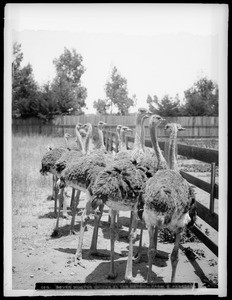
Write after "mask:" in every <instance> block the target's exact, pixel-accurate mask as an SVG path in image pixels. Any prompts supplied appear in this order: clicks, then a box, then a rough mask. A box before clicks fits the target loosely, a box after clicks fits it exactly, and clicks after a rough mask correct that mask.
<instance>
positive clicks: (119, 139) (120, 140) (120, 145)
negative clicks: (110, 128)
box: [116, 131, 122, 151]
mask: <svg viewBox="0 0 232 300" xmlns="http://www.w3.org/2000/svg"><path fill="white" fill-rule="evenodd" d="M116 132H117V137H118V151H121V149H122V139H121V136H120V133H119V132H118V131H116Z"/></svg>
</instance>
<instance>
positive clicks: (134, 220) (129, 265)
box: [125, 212, 138, 282]
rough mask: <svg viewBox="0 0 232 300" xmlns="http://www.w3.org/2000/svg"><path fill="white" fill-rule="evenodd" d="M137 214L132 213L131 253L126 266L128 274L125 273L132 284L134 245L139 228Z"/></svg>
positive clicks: (126, 278)
mask: <svg viewBox="0 0 232 300" xmlns="http://www.w3.org/2000/svg"><path fill="white" fill-rule="evenodd" d="M137 222H138V221H137V214H136V213H135V212H133V213H132V220H131V231H130V235H129V253H128V259H127V265H126V273H125V280H126V281H128V282H130V281H132V279H133V275H132V259H133V243H134V240H135V235H136V228H137Z"/></svg>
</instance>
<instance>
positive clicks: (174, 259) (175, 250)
mask: <svg viewBox="0 0 232 300" xmlns="http://www.w3.org/2000/svg"><path fill="white" fill-rule="evenodd" d="M180 238H181V235H180V233H177V234H176V239H175V245H174V248H173V250H172V254H171V264H172V277H171V282H175V276H176V267H177V264H178V261H179V258H178V254H179V253H178V252H179V243H180Z"/></svg>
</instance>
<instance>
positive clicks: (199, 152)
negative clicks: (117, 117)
mask: <svg viewBox="0 0 232 300" xmlns="http://www.w3.org/2000/svg"><path fill="white" fill-rule="evenodd" d="M103 133H104V141H105V145H106V149H107V150H108V151H115V152H117V151H118V139H117V135H116V133H115V132H114V131H109V130H104V131H103ZM133 142H134V137H131V136H128V137H127V139H126V144H127V148H128V149H130V148H131V143H133ZM159 145H160V148H161V149H162V150H163V151H165V148H166V147H165V142H164V141H160V142H159ZM145 146H147V147H152V144H151V141H150V139H146V140H145ZM177 149H178V154H179V155H182V156H187V157H190V158H193V159H197V160H199V161H202V162H205V163H209V164H211V183H208V182H206V181H204V180H201V179H199V178H197V177H195V176H192V175H190V174H188V173H186V172H184V171H180V173H181V175H182V176H183V177H184V178H185V179H186V180H187V181H188V182H189V183H190V184H193V185H194V186H196V187H198V188H200V189H202V190H203V191H205V192H207V193H209V194H210V201H209V208H207V207H206V206H205V205H203V204H201V203H200V202H199V201H197V215H198V217H199V218H201V219H202V220H204V221H205V222H206V223H207V224H208V225H209V226H211V227H212V228H214V229H215V230H216V231H218V214H217V213H215V211H214V201H215V198H216V199H218V185H217V184H216V183H215V168H216V166H218V151H216V150H212V149H206V148H199V147H195V146H188V145H183V144H178V145H177ZM191 230H192V232H193V233H194V234H195V235H196V236H197V237H198V238H199V240H201V241H202V242H203V243H204V244H205V245H206V246H207V247H208V248H209V249H210V250H211V251H212V252H213V253H214V254H215V255H217V256H218V246H217V245H216V244H215V243H214V242H213V241H212V240H211V239H210V238H209V237H208V236H207V235H205V233H203V232H202V231H201V230H200V229H199V228H198V227H197V226H196V225H194V226H193V227H192V228H191Z"/></svg>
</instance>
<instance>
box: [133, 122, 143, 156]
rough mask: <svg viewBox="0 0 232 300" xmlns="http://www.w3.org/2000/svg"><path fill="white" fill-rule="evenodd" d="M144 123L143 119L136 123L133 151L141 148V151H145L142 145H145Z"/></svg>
mask: <svg viewBox="0 0 232 300" xmlns="http://www.w3.org/2000/svg"><path fill="white" fill-rule="evenodd" d="M144 121H145V118H143V119H142V120H139V121H138V120H137V121H136V126H135V140H134V145H133V149H136V148H141V149H142V150H143V151H145V149H144V144H145V137H144Z"/></svg>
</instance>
